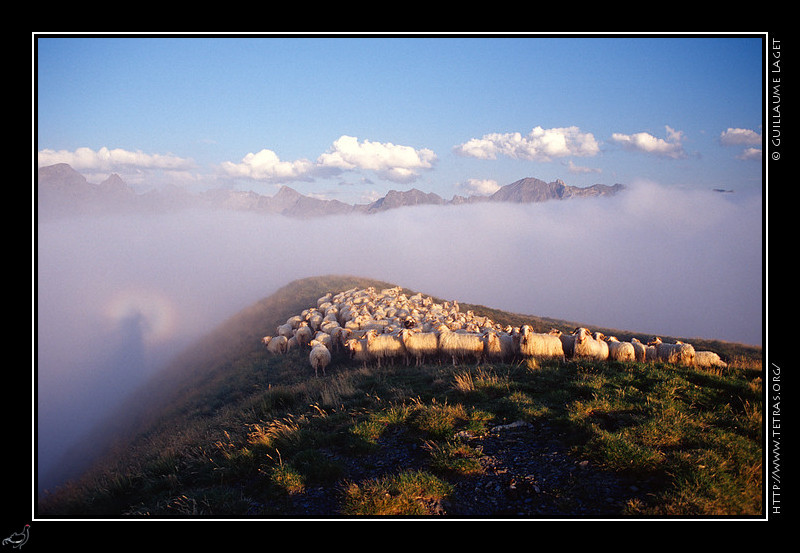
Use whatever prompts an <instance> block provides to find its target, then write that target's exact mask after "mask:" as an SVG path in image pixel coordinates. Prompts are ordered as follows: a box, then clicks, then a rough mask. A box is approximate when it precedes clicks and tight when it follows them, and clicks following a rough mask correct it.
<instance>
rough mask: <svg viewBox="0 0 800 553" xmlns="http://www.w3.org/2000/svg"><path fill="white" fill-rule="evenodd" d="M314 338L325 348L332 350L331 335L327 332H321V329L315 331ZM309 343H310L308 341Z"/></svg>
mask: <svg viewBox="0 0 800 553" xmlns="http://www.w3.org/2000/svg"><path fill="white" fill-rule="evenodd" d="M314 340H316V341H317V342H322V344H323V345H324V346H325V347H326V348H328V349H329V350H331V351H333V337H332V336H331V335H330V334H328V333H327V332H323V331H322V330H319V331H317V333H316V334H315V335H314ZM309 345H311V343H310V342H309Z"/></svg>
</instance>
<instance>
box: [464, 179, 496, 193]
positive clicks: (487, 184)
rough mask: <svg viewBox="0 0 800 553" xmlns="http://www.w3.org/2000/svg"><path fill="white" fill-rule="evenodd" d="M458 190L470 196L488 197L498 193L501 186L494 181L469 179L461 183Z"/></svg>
mask: <svg viewBox="0 0 800 553" xmlns="http://www.w3.org/2000/svg"><path fill="white" fill-rule="evenodd" d="M456 188H457V189H458V190H460V191H462V192H464V193H465V194H467V195H468V196H473V195H478V196H488V195H490V194H493V193H495V192H497V191H498V190H499V189H500V185H499V184H497V181H496V180H492V179H467V181H466V182H462V183H459V184H458V185H457V186H456Z"/></svg>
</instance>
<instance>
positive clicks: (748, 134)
mask: <svg viewBox="0 0 800 553" xmlns="http://www.w3.org/2000/svg"><path fill="white" fill-rule="evenodd" d="M761 140H762V138H761V133H757V132H756V131H753V130H750V129H739V128H728V129H727V130H725V131H723V132H722V133H721V134H720V136H719V143H720V144H721V145H723V146H747V147H746V148H745V149H744V150H742V152H741V153H740V154H739V155H738V156H736V159H741V160H744V161H749V160H756V161H760V160H761V153H762V152H761V143H762V142H761ZM756 146H758V147H756Z"/></svg>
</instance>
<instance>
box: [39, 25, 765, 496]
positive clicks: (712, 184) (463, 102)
mask: <svg viewBox="0 0 800 553" xmlns="http://www.w3.org/2000/svg"><path fill="white" fill-rule="evenodd" d="M33 49H34V50H33V58H34V62H35V63H34V64H33V65H34V66H33V75H32V77H33V91H34V106H33V107H34V109H33V124H34V130H35V132H34V140H35V142H36V144H35V145H34V149H35V151H36V153H37V164H38V165H39V166H46V165H51V164H53V163H68V164H70V165H71V166H72V167H73V169H75V170H77V171H79V172H80V173H81V174H83V175H84V176H85V177H86V178H87V180H88V181H89V182H93V183H100V182H102V181H103V180H105V179H106V178H107V177H108V176H109V175H110V174H112V173H116V174H119V175H120V176H121V177H122V178H123V180H124V181H125V182H126V183H128V184H129V185H130V186H132V187H133V188H134V189H135V190H137V191H139V192H145V191H148V190H151V189H156V190H157V189H161V188H164V187H167V186H179V187H185V188H186V189H187V190H189V191H197V192H199V191H202V190H207V189H215V188H227V189H232V190H240V191H250V190H252V191H254V192H257V193H259V194H263V195H273V194H274V193H276V192H277V191H278V190H279V188H280V187H281V186H284V185H285V186H290V187H292V188H294V189H296V190H297V191H299V192H301V193H304V194H308V195H312V196H315V197H320V198H327V199H337V200H340V201H344V202H347V203H366V202H369V201H371V200H374V199H376V198H377V197H380V196H383V195H384V194H386V193H387V192H388V191H389V190H392V189H394V190H408V189H411V188H417V189H419V190H422V191H423V192H435V193H437V194H439V195H440V196H442V197H443V198H445V199H450V198H452V197H453V196H454V195H469V194H489V193H491V192H493V191H494V190H496V189H497V188H498V187H500V186H503V185H505V184H509V183H512V182H514V181H516V180H519V179H522V178H526V177H535V178H539V179H542V180H545V181H547V182H551V181H554V180H556V179H561V180H563V181H564V182H565V183H567V184H569V185H573V186H590V185H592V184H597V183H600V184H607V185H612V184H615V183H622V184H624V185H625V186H626V188H625V190H624V191H623V192H622V193H619V194H617V195H615V196H613V197H611V198H600V199H582V200H569V201H564V202H545V203H540V204H526V205H520V204H506V205H497V204H485V203H484V204H470V205H461V206H447V207H441V206H419V207H413V208H412V207H408V208H403V209H396V210H390V211H386V212H384V213H380V214H377V215H359V216H352V215H351V216H331V217H323V218H319V219H316V220H311V221H309V220H298V219H291V218H287V217H283V216H277V215H272V216H267V215H259V214H252V213H241V212H213V213H211V212H180V213H166V214H144V215H139V214H137V215H125V216H103V215H97V216H84V217H76V218H72V219H57V220H43V219H40V220H37V221H36V228H35V245H34V246H35V260H34V261H35V262H34V271H35V273H36V280H35V290H34V305H35V310H36V336H35V348H36V377H37V378H36V385H37V392H38V396H37V397H38V399H39V410H38V417H39V418H38V421H37V423H38V431H39V433H38V439H39V441H38V444H39V446H40V449H39V455H38V456H37V461H38V466H39V471H40V475H42V476H46V478H43V479H42V480H40V481H39V485H40V489H41V486H45V485H52V484H53V483H54V482H56V481H57V480H58V477H57V475H54V473H53V472H52V470H53V469H54V467H64V466H66V464H65V462H64V461H63V458H62V457H61V456H62V455H63V454H64V453H65V452H67V451H68V450H69V448H70V447H71V446H72V445H74V444H75V443H76V440H78V439H80V438H81V436H85V433H86V432H87V430H88V429H89V428H91V427H92V426H93V425H94V424H96V423H97V422H98V421H100V420H103V418H104V416H106V415H107V414H108V413H109V412H110V411H109V410H110V409H113V408H114V407H115V405H118V404H119V402H120V401H121V400H122V399H123V398H124V397H125V396H126V394H127V393H129V392H130V390H131V389H133V388H135V387H136V386H137V385H139V384H141V383H142V382H144V381H145V380H146V379H147V378H149V377H150V376H152V375H153V374H155V373H157V372H158V371H159V370H160V369H161V368H163V366H164V364H165V363H167V362H168V361H169V359H171V358H172V357H173V356H174V355H175V354H176V353H177V352H179V351H181V350H182V349H183V348H185V347H187V346H189V345H190V344H191V343H192V342H193V341H194V340H197V339H200V337H202V336H203V334H204V333H207V332H209V331H211V330H212V329H214V328H215V327H216V326H218V325H219V324H220V323H221V322H222V321H224V320H225V319H226V318H227V317H230V316H232V315H233V314H235V313H237V312H238V311H239V310H241V309H244V308H245V307H248V306H250V305H252V304H253V303H255V302H256V301H258V300H260V299H262V298H264V297H267V296H269V295H270V294H272V293H273V292H275V291H276V290H277V289H279V288H280V287H282V286H284V285H286V284H288V283H289V282H291V281H293V280H295V279H299V278H303V277H309V276H319V275H325V274H350V275H356V276H362V277H369V278H375V279H380V280H383V281H387V282H390V283H394V284H397V285H401V286H404V287H407V288H409V289H412V290H416V291H419V292H422V293H425V294H430V295H434V296H437V297H440V298H444V299H449V300H458V301H459V302H461V303H474V304H481V305H486V306H490V307H493V308H497V309H503V310H507V311H511V312H514V313H523V314H531V315H538V316H544V317H552V318H556V319H564V320H569V321H582V322H584V323H585V324H586V325H589V326H593V327H610V328H617V329H622V330H631V331H636V332H641V333H643V336H645V337H646V336H647V335H650V334H652V335H662V336H675V337H684V338H695V337H697V338H708V339H719V340H727V341H733V342H741V343H745V344H753V345H761V344H762V341H763V334H764V328H763V311H764V305H763V303H762V300H763V292H764V282H763V267H762V260H763V255H764V250H763V243H764V242H763V239H764V233H763V227H764V221H763V213H764V205H763V196H764V181H765V175H764V174H763V167H764V164H763V162H762V147H763V140H762V127H761V125H762V120H763V114H764V103H765V98H764V97H763V96H764V94H763V76H764V69H763V68H762V63H763V59H764V55H763V54H764V53H763V52H762V37H761V36H758V35H754V36H739V37H726V36H713V35H712V36H709V37H702V38H701V37H696V36H680V37H677V36H660V37H643V36H635V35H632V36H622V37H610V36H591V37H580V38H576V37H565V36H546V37H521V36H514V37H498V36H492V37H487V36H480V37H477V36H470V37H449V36H448V37H445V36H436V37H366V36H360V37H346V38H345V37H335V38H323V37H263V36H261V37H253V36H250V37H247V38H239V37H236V38H234V37H230V36H224V37H221V36H218V37H203V38H189V37H185V36H184V37H143V36H138V35H131V36H127V37H124V38H115V37H110V36H96V37H89V38H85V37H79V36H65V37H58V38H56V37H44V36H42V37H35V38H34V41H33ZM717 190H725V191H728V192H724V193H722V192H718V191H717ZM269 330H270V329H265V330H264V332H265V333H268V332H269Z"/></svg>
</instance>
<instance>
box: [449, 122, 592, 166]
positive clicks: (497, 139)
mask: <svg viewBox="0 0 800 553" xmlns="http://www.w3.org/2000/svg"><path fill="white" fill-rule="evenodd" d="M453 151H454V152H455V153H456V154H458V155H463V156H468V157H475V158H478V159H497V157H498V156H506V157H510V158H512V159H523V160H530V161H545V162H546V161H550V160H552V158H554V157H564V156H593V155H596V154H597V153H598V152H599V151H600V148H599V146H598V144H597V141H596V140H595V138H594V136H593V135H592V134H591V133H586V132H582V131H581V130H580V129H579V128H578V127H575V126H572V127H560V128H552V129H543V128H542V127H535V128H534V129H533V130H531V132H530V133H528V134H527V135H524V136H523V135H522V134H521V133H519V132H512V133H490V134H485V135H483V136H482V137H481V138H472V139H470V140H468V141H467V142H464V143H463V144H459V145H457V146H455V147H454V148H453Z"/></svg>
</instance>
